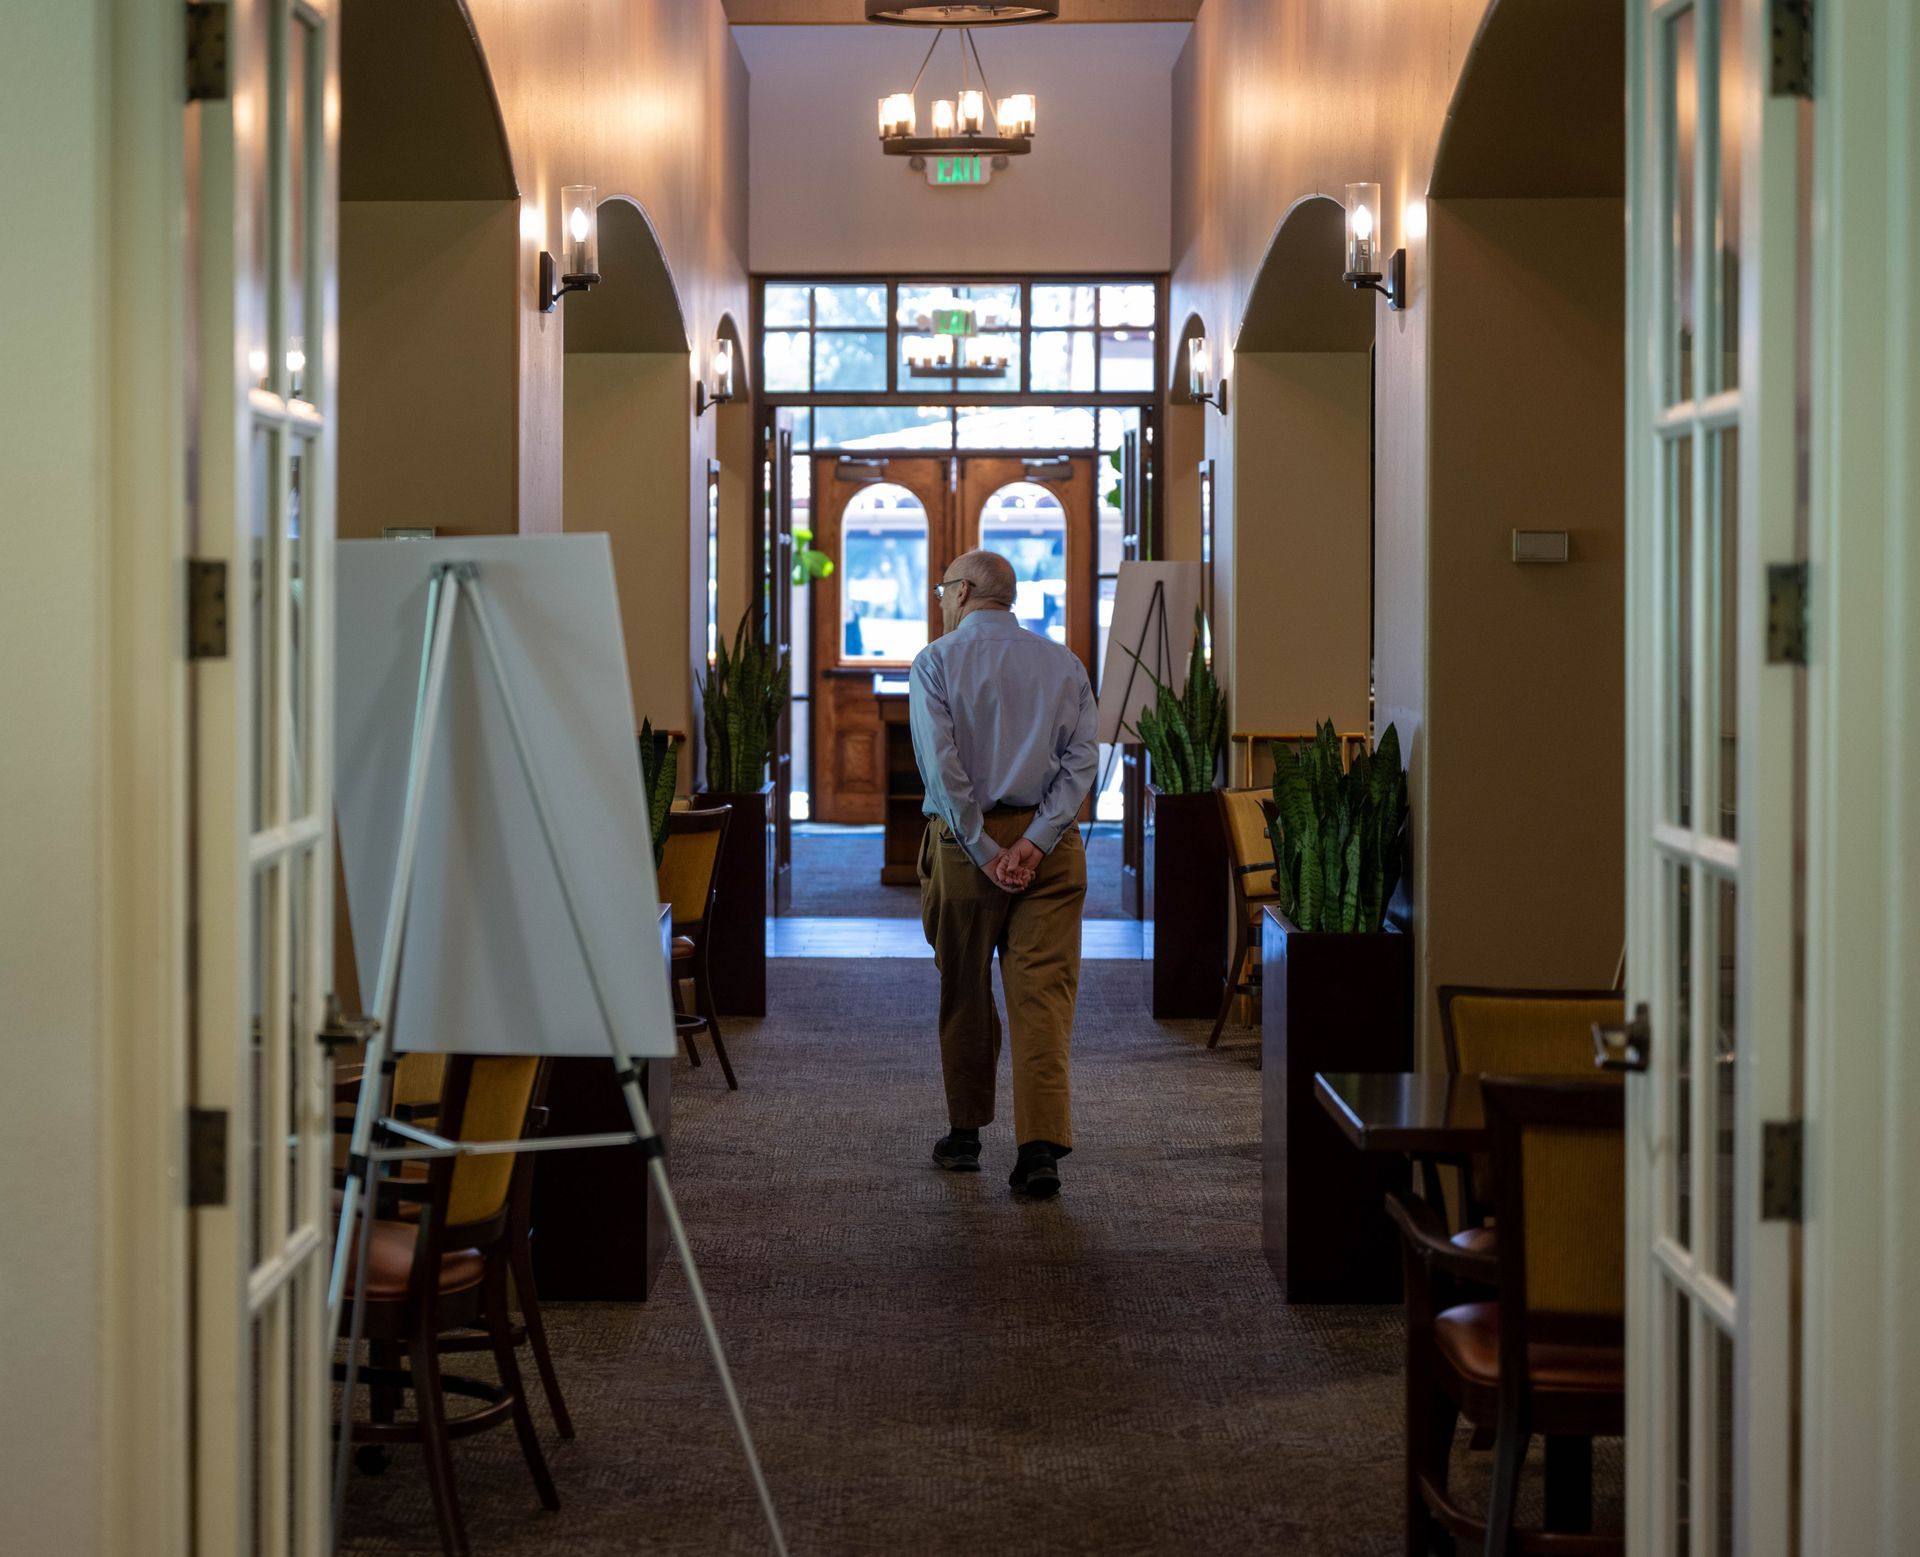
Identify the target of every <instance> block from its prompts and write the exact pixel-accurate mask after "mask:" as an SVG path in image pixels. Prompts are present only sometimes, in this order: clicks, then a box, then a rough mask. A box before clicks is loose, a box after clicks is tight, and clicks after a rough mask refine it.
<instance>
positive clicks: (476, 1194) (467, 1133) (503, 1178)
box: [447, 1054, 541, 1227]
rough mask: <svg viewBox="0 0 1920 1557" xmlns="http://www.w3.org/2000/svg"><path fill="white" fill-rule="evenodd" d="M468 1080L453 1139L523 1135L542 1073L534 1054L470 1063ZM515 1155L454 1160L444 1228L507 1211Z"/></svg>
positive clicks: (485, 1058)
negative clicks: (536, 1086)
mask: <svg viewBox="0 0 1920 1557" xmlns="http://www.w3.org/2000/svg"><path fill="white" fill-rule="evenodd" d="M469 1063H470V1064H471V1067H472V1068H471V1071H470V1073H469V1075H468V1078H467V1086H466V1101H465V1104H464V1106H463V1107H462V1108H461V1110H460V1122H459V1123H458V1124H457V1125H455V1126H454V1127H453V1129H454V1136H453V1138H454V1139H455V1140H460V1141H517V1140H519V1139H520V1138H521V1137H522V1136H523V1135H525V1134H526V1129H527V1109H528V1106H529V1105H530V1104H531V1103H532V1101H533V1089H534V1085H535V1083H536V1081H537V1080H538V1079H539V1074H540V1063H541V1062H540V1059H539V1057H538V1056H536V1055H520V1054H509V1055H484V1056H480V1057H477V1058H475V1059H473V1060H472V1061H471V1062H469ZM515 1156H516V1154H515V1153H513V1152H490V1153H488V1154H486V1155H485V1156H479V1157H456V1158H455V1159H454V1163H453V1185H452V1188H451V1189H450V1190H449V1191H448V1194H447V1225H448V1226H450V1227H458V1226H460V1225H462V1224H463V1223H467V1222H484V1221H487V1220H488V1219H489V1218H491V1217H495V1216H498V1215H499V1214H500V1213H501V1212H502V1211H504V1210H505V1209H506V1206H507V1189H508V1187H509V1185H510V1184H511V1183H512V1181H513V1164H514V1160H515Z"/></svg>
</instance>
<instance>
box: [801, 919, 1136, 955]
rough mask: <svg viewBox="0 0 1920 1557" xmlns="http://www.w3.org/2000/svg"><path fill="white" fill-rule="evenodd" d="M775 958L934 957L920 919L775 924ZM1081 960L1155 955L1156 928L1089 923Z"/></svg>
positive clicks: (1084, 928) (1082, 931) (1082, 938)
mask: <svg viewBox="0 0 1920 1557" xmlns="http://www.w3.org/2000/svg"><path fill="white" fill-rule="evenodd" d="M767 955H768V956H769V957H931V956H932V955H933V948H932V947H931V946H929V945H927V941H926V936H925V935H924V934H923V933H922V932H921V929H920V921H919V920H917V919H769V920H768V921H767ZM1080 955H1081V956H1082V957H1083V958H1085V959H1088V960H1090V961H1092V960H1098V961H1106V962H1124V961H1137V960H1139V959H1141V958H1144V957H1150V956H1152V955H1153V926H1152V925H1150V924H1143V923H1142V922H1141V921H1139V920H1137V919H1089V920H1086V921H1085V922H1084V923H1082V925H1081V926H1080Z"/></svg>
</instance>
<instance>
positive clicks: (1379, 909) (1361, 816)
mask: <svg viewBox="0 0 1920 1557" xmlns="http://www.w3.org/2000/svg"><path fill="white" fill-rule="evenodd" d="M1273 804H1274V811H1275V813H1276V814H1275V816H1274V817H1273V819H1272V820H1271V821H1269V822H1268V823H1267V832H1268V835H1269V836H1270V837H1271V838H1272V839H1273V853H1274V858H1275V859H1277V860H1278V861H1279V862H1280V871H1279V878H1278V879H1279V883H1280V897H1281V906H1282V907H1283V908H1284V909H1285V910H1286V914H1287V917H1288V918H1290V919H1291V920H1292V921H1293V922H1294V923H1295V924H1296V925H1298V926H1299V927H1300V928H1301V929H1302V930H1308V931H1332V932H1334V933H1336V934H1341V935H1355V934H1365V933H1367V932H1370V931H1375V930H1380V929H1383V928H1384V927H1385V925H1386V922H1387V905H1388V904H1389V903H1390V902H1391V901H1392V900H1393V892H1394V888H1395V887H1396V886H1398V885H1399V883H1400V862H1401V852H1402V850H1403V848H1404V846H1405V845H1404V839H1405V830H1406V822H1407V775H1406V770H1405V769H1403V768H1402V767H1401V766H1400V735H1399V732H1398V731H1396V730H1395V729H1394V727H1393V726H1392V725H1388V726H1387V730H1386V734H1384V735H1382V736H1381V737H1380V744H1379V746H1378V747H1377V748H1376V749H1375V750H1374V751H1373V752H1371V753H1368V752H1364V751H1363V752H1361V753H1360V754H1359V755H1358V756H1356V757H1355V758H1354V759H1353V766H1352V767H1351V768H1349V769H1348V770H1347V771H1346V772H1345V773H1342V772H1341V771H1340V737H1339V736H1338V735H1336V734H1335V733H1334V729H1333V724H1332V722H1331V721H1329V722H1328V723H1326V724H1323V725H1321V726H1320V728H1319V730H1318V732H1317V733H1316V734H1315V736H1314V738H1313V740H1312V741H1311V742H1310V743H1309V744H1307V745H1306V746H1305V747H1304V748H1303V749H1302V750H1300V751H1297V752H1296V751H1294V750H1293V749H1292V748H1291V747H1288V746H1284V745H1282V744H1281V743H1280V742H1278V741H1275V742H1274V743H1273Z"/></svg>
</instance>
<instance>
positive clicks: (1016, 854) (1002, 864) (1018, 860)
mask: <svg viewBox="0 0 1920 1557" xmlns="http://www.w3.org/2000/svg"><path fill="white" fill-rule="evenodd" d="M1043 858H1045V856H1044V855H1042V854H1041V852H1040V848H1039V845H1037V844H1036V843H1034V842H1033V840H1032V839H1030V838H1022V839H1020V841H1019V842H1017V843H1015V844H1014V845H1013V846H1012V847H1011V848H1008V849H1002V850H1001V851H1000V853H998V854H996V855H995V856H994V857H993V858H992V859H991V860H989V861H988V862H987V863H986V864H985V865H984V866H982V867H981V869H983V870H984V871H985V872H986V873H987V879H988V880H989V881H991V882H992V883H993V884H994V885H995V886H997V887H998V888H1000V890H1001V891H1003V892H1011V893H1020V892H1024V891H1026V889H1027V888H1028V887H1030V886H1032V885H1033V876H1034V872H1035V871H1036V870H1038V869H1039V868H1040V861H1041V860H1042V859H1043Z"/></svg>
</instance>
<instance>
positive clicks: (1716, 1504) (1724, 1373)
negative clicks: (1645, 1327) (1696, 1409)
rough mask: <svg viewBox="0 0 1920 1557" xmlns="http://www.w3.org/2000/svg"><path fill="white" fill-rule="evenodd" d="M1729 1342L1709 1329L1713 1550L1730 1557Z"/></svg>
mask: <svg viewBox="0 0 1920 1557" xmlns="http://www.w3.org/2000/svg"><path fill="white" fill-rule="evenodd" d="M1733 1385H1734V1376H1733V1338H1732V1337H1731V1336H1729V1335H1728V1334H1727V1333H1726V1331H1724V1330H1722V1329H1721V1328H1720V1327H1719V1326H1718V1325H1715V1326H1713V1550H1714V1553H1715V1557H1733V1440H1734V1421H1733Z"/></svg>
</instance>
